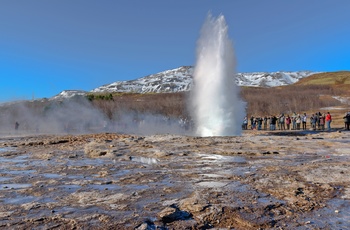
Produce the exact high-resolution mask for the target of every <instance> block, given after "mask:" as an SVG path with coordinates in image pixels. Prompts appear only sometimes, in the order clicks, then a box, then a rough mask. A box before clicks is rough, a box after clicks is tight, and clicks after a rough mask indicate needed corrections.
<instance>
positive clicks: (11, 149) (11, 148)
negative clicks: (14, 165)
mask: <svg viewBox="0 0 350 230" xmlns="http://www.w3.org/2000/svg"><path fill="white" fill-rule="evenodd" d="M15 150H16V149H15V148H13V147H3V148H0V152H13V151H15Z"/></svg>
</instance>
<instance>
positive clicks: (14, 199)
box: [5, 196, 37, 204]
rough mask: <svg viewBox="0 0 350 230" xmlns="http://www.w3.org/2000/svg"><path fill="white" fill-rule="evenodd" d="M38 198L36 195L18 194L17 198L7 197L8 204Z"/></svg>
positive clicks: (28, 201)
mask: <svg viewBox="0 0 350 230" xmlns="http://www.w3.org/2000/svg"><path fill="white" fill-rule="evenodd" d="M36 199H37V198H36V197H35V196H17V197H16V198H10V199H6V200H5V203H6V204H25V203H30V202H33V201H35V200H36Z"/></svg>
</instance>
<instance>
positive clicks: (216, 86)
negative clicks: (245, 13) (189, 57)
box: [191, 14, 245, 136]
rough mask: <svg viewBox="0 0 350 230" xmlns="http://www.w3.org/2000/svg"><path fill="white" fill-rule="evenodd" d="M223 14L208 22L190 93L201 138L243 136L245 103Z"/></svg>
mask: <svg viewBox="0 0 350 230" xmlns="http://www.w3.org/2000/svg"><path fill="white" fill-rule="evenodd" d="M227 32H228V27H227V25H226V22H225V18H224V16H223V15H220V16H219V17H218V18H213V17H212V16H211V15H210V14H209V15H208V17H207V20H206V21H205V23H204V25H203V27H202V30H201V35H200V38H199V40H198V43H197V61H196V65H195V68H194V73H193V82H194V85H193V88H192V93H191V102H192V118H193V120H194V123H195V128H196V135H198V136H234V135H240V134H241V130H242V122H243V118H244V115H245V103H244V102H243V101H242V100H241V99H240V96H239V87H238V86H237V85H236V83H235V79H234V76H235V57H234V51H233V45H232V42H231V40H230V39H229V37H228V33H227Z"/></svg>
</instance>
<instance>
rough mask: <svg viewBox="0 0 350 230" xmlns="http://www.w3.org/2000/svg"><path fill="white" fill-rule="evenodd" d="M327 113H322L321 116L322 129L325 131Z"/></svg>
mask: <svg viewBox="0 0 350 230" xmlns="http://www.w3.org/2000/svg"><path fill="white" fill-rule="evenodd" d="M325 119H326V114H323V115H322V114H321V116H320V129H321V130H322V131H324V124H325Z"/></svg>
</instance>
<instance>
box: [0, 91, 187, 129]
mask: <svg viewBox="0 0 350 230" xmlns="http://www.w3.org/2000/svg"><path fill="white" fill-rule="evenodd" d="M16 122H18V124H19V127H18V129H17V130H16V128H15V124H16ZM187 125H188V123H187V122H186V121H185V120H183V119H179V118H169V117H166V116H163V115H154V114H147V113H140V112H133V111H117V113H116V114H115V116H114V117H112V118H108V117H107V116H106V114H105V113H103V112H102V111H100V110H99V109H97V108H96V107H95V106H93V105H92V104H91V103H90V102H89V100H87V99H86V98H85V97H83V96H78V97H75V98H74V99H66V100H63V101H47V102H40V101H24V102H13V103H10V104H8V105H1V111H0V135H3V136H6V135H12V134H16V135H22V134H25V135H27V134H84V133H100V132H118V133H128V134H140V135H149V134H164V133H171V134H185V133H188V132H189V131H188V127H187Z"/></svg>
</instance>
